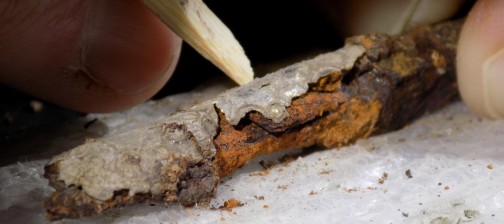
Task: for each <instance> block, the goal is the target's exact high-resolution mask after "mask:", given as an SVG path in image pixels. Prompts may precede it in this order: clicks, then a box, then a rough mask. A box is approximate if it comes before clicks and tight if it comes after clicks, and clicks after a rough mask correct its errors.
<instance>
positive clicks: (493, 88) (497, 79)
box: [483, 48, 504, 119]
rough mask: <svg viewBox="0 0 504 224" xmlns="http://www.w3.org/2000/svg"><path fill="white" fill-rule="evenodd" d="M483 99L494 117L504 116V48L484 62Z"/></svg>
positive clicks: (501, 117)
mask: <svg viewBox="0 0 504 224" xmlns="http://www.w3.org/2000/svg"><path fill="white" fill-rule="evenodd" d="M483 100H484V101H485V102H484V105H485V108H486V110H487V112H488V114H489V115H490V116H491V117H492V118H494V119H503V118H504V48H503V49H500V50H499V51H497V53H495V54H494V55H492V56H490V57H488V59H486V60H485V62H484V63H483Z"/></svg>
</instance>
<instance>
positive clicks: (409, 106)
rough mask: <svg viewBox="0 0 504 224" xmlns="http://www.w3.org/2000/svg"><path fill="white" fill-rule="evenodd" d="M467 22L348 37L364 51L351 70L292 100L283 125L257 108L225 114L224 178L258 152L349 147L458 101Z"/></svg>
mask: <svg viewBox="0 0 504 224" xmlns="http://www.w3.org/2000/svg"><path fill="white" fill-rule="evenodd" d="M461 24H462V21H458V22H451V23H445V24H441V25H437V26H429V27H425V28H421V29H417V30H414V31H412V32H410V33H409V34H407V35H402V36H396V37H393V36H392V37H391V36H388V35H384V34H378V33H373V34H369V35H365V36H357V37H353V38H350V39H348V40H347V43H349V44H356V45H361V46H363V47H364V48H365V49H366V52H365V55H364V56H363V57H361V58H360V59H358V60H357V61H356V63H355V65H354V68H353V69H352V70H351V71H348V72H346V73H344V74H340V73H333V74H329V75H328V76H326V77H324V78H321V79H319V80H318V82H317V83H315V84H312V85H311V86H310V89H309V91H308V92H307V93H306V94H304V95H302V96H300V97H298V98H295V99H293V101H292V103H291V105H290V106H289V107H287V108H286V109H287V111H288V113H289V116H288V117H287V118H286V119H285V120H283V121H282V122H280V123H275V122H273V121H272V120H269V119H267V118H265V117H264V116H263V115H261V114H260V113H258V112H250V113H249V114H248V116H247V117H245V118H243V119H242V120H241V121H240V123H239V124H238V125H236V126H232V125H230V124H229V123H228V121H227V120H226V117H225V115H224V114H223V113H219V118H220V123H219V127H220V132H219V133H218V135H217V136H216V138H215V139H214V144H215V146H216V148H217V154H216V158H215V163H216V164H217V165H216V167H218V168H219V169H220V170H219V174H220V175H221V176H225V175H227V174H229V173H231V172H232V171H233V170H235V169H237V168H239V167H240V166H242V165H244V164H245V163H247V161H249V160H250V159H252V158H254V157H255V156H257V155H259V154H265V153H271V152H275V151H279V150H287V149H292V148H300V147H307V146H312V145H320V146H323V147H335V146H343V145H346V144H349V143H352V142H353V141H355V140H356V139H358V138H363V137H367V136H369V135H370V134H377V133H382V132H386V131H390V130H395V129H398V128H401V127H403V126H404V125H406V124H408V123H409V122H411V121H412V120H413V119H415V118H417V117H419V116H421V115H423V114H425V113H426V112H430V111H433V110H436V109H438V108H440V107H442V106H444V105H446V104H447V103H449V102H451V101H453V100H454V99H457V97H458V93H457V86H456V79H455V69H454V67H455V65H454V59H455V48H456V41H457V39H458V34H459V31H460V27H461Z"/></svg>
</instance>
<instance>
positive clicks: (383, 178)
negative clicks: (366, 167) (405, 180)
mask: <svg viewBox="0 0 504 224" xmlns="http://www.w3.org/2000/svg"><path fill="white" fill-rule="evenodd" d="M387 178H388V173H387V172H383V174H382V176H381V177H380V178H379V179H378V183H379V184H384V183H385V180H387Z"/></svg>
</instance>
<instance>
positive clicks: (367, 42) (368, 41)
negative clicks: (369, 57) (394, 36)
mask: <svg viewBox="0 0 504 224" xmlns="http://www.w3.org/2000/svg"><path fill="white" fill-rule="evenodd" d="M361 44H362V45H364V47H366V48H368V49H369V48H370V47H372V46H373V40H371V39H370V38H369V37H366V38H364V39H362V41H361Z"/></svg>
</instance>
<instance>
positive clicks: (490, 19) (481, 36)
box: [457, 0, 504, 119]
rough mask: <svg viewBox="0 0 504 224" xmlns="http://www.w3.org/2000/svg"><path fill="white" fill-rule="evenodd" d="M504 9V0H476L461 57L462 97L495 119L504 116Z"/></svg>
mask: <svg viewBox="0 0 504 224" xmlns="http://www.w3.org/2000/svg"><path fill="white" fill-rule="evenodd" d="M503 11H504V1H500V0H480V1H478V2H477V3H476V5H475V6H474V7H473V9H472V10H471V12H470V13H469V16H468V17H467V20H466V23H465V24H464V27H463V30H462V34H461V38H460V44H459V48H458V58H457V71H458V80H459V90H460V93H461V95H462V99H463V100H464V102H465V103H466V104H467V105H468V106H469V108H470V109H471V110H472V111H474V112H476V113H477V114H479V115H482V116H484V117H489V118H494V119H502V118H504V88H503V86H502V85H503V84H504V53H503V52H504V51H503V50H502V49H503V48H504V17H503V16H502V12H503ZM492 64H493V66H492Z"/></svg>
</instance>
